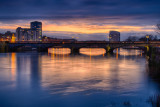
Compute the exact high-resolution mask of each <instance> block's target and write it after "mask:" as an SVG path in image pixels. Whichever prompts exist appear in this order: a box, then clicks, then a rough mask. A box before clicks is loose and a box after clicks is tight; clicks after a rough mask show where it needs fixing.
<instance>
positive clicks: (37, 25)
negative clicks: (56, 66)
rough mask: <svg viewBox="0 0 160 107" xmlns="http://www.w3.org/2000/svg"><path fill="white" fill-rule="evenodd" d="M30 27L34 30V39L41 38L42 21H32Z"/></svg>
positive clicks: (39, 39)
mask: <svg viewBox="0 0 160 107" xmlns="http://www.w3.org/2000/svg"><path fill="white" fill-rule="evenodd" d="M30 26H31V29H32V30H33V31H36V40H38V41H41V40H42V22H38V21H34V22H31V24H30Z"/></svg>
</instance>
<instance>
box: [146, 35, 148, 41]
mask: <svg viewBox="0 0 160 107" xmlns="http://www.w3.org/2000/svg"><path fill="white" fill-rule="evenodd" d="M146 38H147V43H148V39H149V36H148V35H147V36H146Z"/></svg>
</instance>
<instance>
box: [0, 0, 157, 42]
mask: <svg viewBox="0 0 160 107" xmlns="http://www.w3.org/2000/svg"><path fill="white" fill-rule="evenodd" d="M159 8H160V1H158V0H154V1H150V0H145V1H144V0H135V1H130V0H122V1H118V0H113V1H105V0H101V1H98V0H75V1H72V2H70V1H66V0H60V1H59V0H48V1H45V0H39V1H37V0H23V2H22V1H20V0H15V1H13V0H12V1H11V0H6V1H2V2H1V6H0V13H1V14H0V24H1V26H0V32H5V31H7V30H11V31H14V29H16V28H17V27H18V26H22V25H23V26H22V27H28V26H29V24H28V23H29V22H31V21H35V20H37V21H41V22H42V23H43V31H44V35H48V36H56V37H72V36H74V37H76V36H77V35H78V37H79V39H82V40H85V39H89V38H92V39H95V40H96V39H106V33H107V34H108V33H109V31H110V30H116V31H119V32H121V34H122V39H124V38H126V37H127V36H129V35H130V33H133V34H134V35H135V34H137V33H138V34H137V35H139V34H140V35H143V34H144V33H149V34H151V33H153V34H155V35H156V33H155V31H154V29H155V25H156V24H157V23H159V21H160V15H159V12H160V9H159Z"/></svg>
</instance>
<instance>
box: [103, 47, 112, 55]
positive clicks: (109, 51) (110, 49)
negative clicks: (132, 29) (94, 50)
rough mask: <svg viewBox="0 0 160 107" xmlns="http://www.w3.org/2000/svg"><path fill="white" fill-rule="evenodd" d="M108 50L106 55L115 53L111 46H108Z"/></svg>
mask: <svg viewBox="0 0 160 107" xmlns="http://www.w3.org/2000/svg"><path fill="white" fill-rule="evenodd" d="M104 49H105V50H106V53H111V54H112V53H113V50H114V48H111V47H110V46H107V47H105V48H104Z"/></svg>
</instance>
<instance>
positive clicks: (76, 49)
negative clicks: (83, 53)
mask: <svg viewBox="0 0 160 107" xmlns="http://www.w3.org/2000/svg"><path fill="white" fill-rule="evenodd" d="M70 49H71V54H79V53H80V48H75V47H72V48H70Z"/></svg>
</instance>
